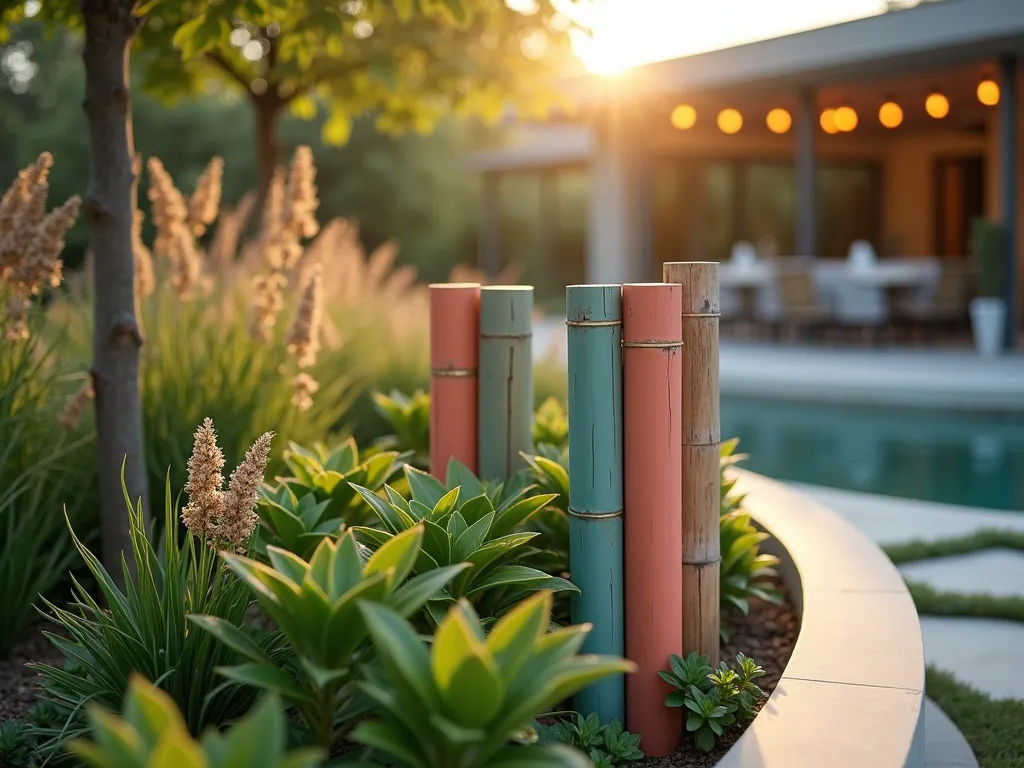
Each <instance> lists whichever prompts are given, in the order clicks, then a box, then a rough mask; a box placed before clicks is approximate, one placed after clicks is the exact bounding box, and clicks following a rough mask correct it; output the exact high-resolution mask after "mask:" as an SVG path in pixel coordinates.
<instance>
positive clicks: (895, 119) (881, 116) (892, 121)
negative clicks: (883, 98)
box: [878, 101, 903, 128]
mask: <svg viewBox="0 0 1024 768" xmlns="http://www.w3.org/2000/svg"><path fill="white" fill-rule="evenodd" d="M878 122H880V123H881V124H882V125H884V126H885V127H886V128H898V127H899V126H900V124H901V123H902V122H903V109H902V108H901V107H900V105H899V104H897V103H896V102H894V101H887V102H885V104H883V105H882V106H881V107H879V108H878Z"/></svg>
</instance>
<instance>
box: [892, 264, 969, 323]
mask: <svg viewBox="0 0 1024 768" xmlns="http://www.w3.org/2000/svg"><path fill="white" fill-rule="evenodd" d="M968 273H969V268H968V266H967V265H966V264H963V263H959V262H955V261H950V262H946V263H944V264H943V265H942V267H941V270H940V272H939V279H938V283H937V285H936V286H935V290H934V293H933V295H932V298H931V301H929V302H922V303H912V304H910V305H909V306H906V307H904V309H903V316H904V319H905V320H906V321H907V322H908V323H910V324H911V325H912V326H913V327H914V328H915V329H916V330H918V331H919V332H923V334H924V335H925V337H926V339H927V340H928V341H934V339H935V335H936V333H937V332H938V331H940V330H947V331H949V330H953V329H955V328H957V327H958V326H960V325H962V324H964V323H965V322H966V320H967V300H968V287H969V286H968Z"/></svg>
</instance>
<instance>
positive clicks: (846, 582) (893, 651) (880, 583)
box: [718, 470, 925, 768]
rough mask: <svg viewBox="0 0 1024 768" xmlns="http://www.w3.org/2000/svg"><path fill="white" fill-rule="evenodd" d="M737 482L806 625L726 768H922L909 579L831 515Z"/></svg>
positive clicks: (764, 483)
mask: <svg viewBox="0 0 1024 768" xmlns="http://www.w3.org/2000/svg"><path fill="white" fill-rule="evenodd" d="M736 476H737V478H738V483H737V485H736V491H738V492H740V493H744V494H746V497H747V498H746V500H745V502H744V505H745V507H746V508H747V510H748V511H749V512H750V514H751V516H752V517H753V519H754V520H755V522H756V523H757V524H758V525H759V526H760V527H761V528H763V529H764V530H766V531H767V532H769V533H770V534H772V537H773V538H772V539H770V540H769V541H766V542H765V544H764V545H763V549H764V550H765V551H768V552H771V553H772V554H775V555H777V556H778V557H779V558H780V560H781V563H780V574H781V576H782V578H783V580H784V581H785V583H786V586H787V587H788V588H789V592H790V596H791V598H792V600H793V602H794V604H795V607H796V610H797V613H798V615H799V616H800V619H801V621H800V634H799V636H798V638H797V643H796V647H795V648H794V650H793V656H792V658H791V659H790V661H789V664H788V665H787V666H786V669H785V671H784V672H783V675H782V679H781V680H780V682H779V685H778V686H777V687H776V689H775V691H774V692H773V693H772V695H771V697H770V698H769V699H768V701H767V702H766V703H765V705H764V708H763V709H762V710H761V712H760V714H759V715H758V716H757V718H755V720H754V722H753V723H752V724H751V725H750V727H749V728H747V730H746V731H745V732H744V734H743V736H741V737H740V739H739V740H738V741H737V742H736V743H735V745H733V747H732V748H731V749H730V750H729V751H728V752H727V753H726V754H725V756H724V757H723V758H722V759H721V761H720V762H719V764H718V765H719V768H758V767H759V766H764V768H783V767H784V768H805V767H806V768H821V766H826V765H827V766H829V768H864V766H871V767H872V768H902V766H908V767H909V768H920V766H921V765H922V764H923V754H924V717H923V708H924V701H925V699H924V667H925V664H924V646H923V642H922V639H921V626H920V623H919V621H918V617H917V611H916V609H915V608H914V603H913V601H912V600H911V598H910V594H909V593H908V592H907V589H906V586H905V585H904V583H903V579H902V578H901V577H900V574H899V571H898V570H897V569H896V567H895V566H894V565H893V564H892V563H891V562H890V561H889V559H888V558H887V557H886V556H885V554H884V553H883V552H882V551H881V550H880V549H879V548H878V547H877V546H876V545H875V544H874V543H873V542H872V541H871V540H870V539H868V538H867V537H866V536H865V535H864V534H862V533H861V532H860V531H859V530H858V529H857V528H855V527H854V526H853V525H851V524H850V523H849V522H847V521H846V520H845V519H844V518H842V517H841V516H839V515H838V514H836V513H835V512H833V511H832V510H830V509H828V508H827V507H824V506H822V505H821V504H819V503H817V502H815V501H814V500H812V499H810V498H809V497H807V496H805V495H803V494H802V493H800V492H799V491H797V490H795V489H793V488H790V487H788V486H786V485H783V484H782V483H778V482H776V481H774V480H770V479H768V478H765V477H761V476H760V475H755V474H753V473H751V472H746V471H744V470H736Z"/></svg>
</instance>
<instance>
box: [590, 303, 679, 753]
mask: <svg viewBox="0 0 1024 768" xmlns="http://www.w3.org/2000/svg"><path fill="white" fill-rule="evenodd" d="M681 297H682V291H681V290H680V287H679V286H678V285H670V284H664V283H648V284H639V285H624V286H622V317H623V322H622V347H623V349H622V364H623V367H622V378H623V393H624V394H623V425H624V427H623V434H624V446H625V452H624V455H625V489H626V491H625V501H626V504H625V515H624V520H625V538H626V547H625V553H626V555H625V569H626V656H627V657H628V658H629V659H631V660H632V661H634V662H635V663H636V665H637V671H636V673H635V674H632V675H630V676H629V677H628V678H627V679H626V718H627V719H626V723H627V726H626V727H627V728H628V729H629V730H630V731H633V732H634V733H642V734H643V744H644V747H643V748H644V752H646V753H647V754H648V755H651V756H654V757H663V756H665V755H669V754H671V753H672V752H674V751H675V749H676V747H678V746H679V742H680V740H681V738H682V733H683V720H682V718H681V717H680V716H679V712H678V710H674V709H670V708H668V707H666V706H665V696H666V695H667V694H668V693H670V688H669V686H668V685H666V684H665V683H664V682H663V681H662V680H661V679H660V678H659V677H658V672H659V671H660V670H663V669H665V667H666V665H667V663H668V657H669V656H671V655H672V654H673V653H679V651H680V649H681V648H682V647H683V597H682V578H683V523H682V518H681V517H680V514H679V509H680V507H681V506H682V492H683V484H682V434H681V432H682V419H681V412H680V408H679V404H678V398H679V392H680V390H681V388H682V374H683V361H682V354H683V350H682V345H683V341H682V317H681V316H682V303H681ZM571 423H572V422H571V421H570V424H571Z"/></svg>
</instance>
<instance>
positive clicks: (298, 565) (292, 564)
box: [267, 546, 309, 584]
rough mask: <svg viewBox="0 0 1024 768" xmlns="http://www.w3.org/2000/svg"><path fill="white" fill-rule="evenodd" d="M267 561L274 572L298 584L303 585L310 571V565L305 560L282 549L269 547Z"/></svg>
mask: <svg viewBox="0 0 1024 768" xmlns="http://www.w3.org/2000/svg"><path fill="white" fill-rule="evenodd" d="M267 559H268V560H270V565H271V566H272V567H273V568H274V570H276V571H279V572H280V573H281V574H283V575H284V576H285V577H286V578H289V579H291V580H292V581H294V582H295V583H296V584H301V583H302V580H303V579H305V578H306V572H307V571H308V570H309V565H308V564H307V563H306V561H305V560H303V559H302V558H301V557H298V556H297V555H294V554H292V553H291V552H289V551H288V550H286V549H281V548H280V547H274V546H268V547H267Z"/></svg>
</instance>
